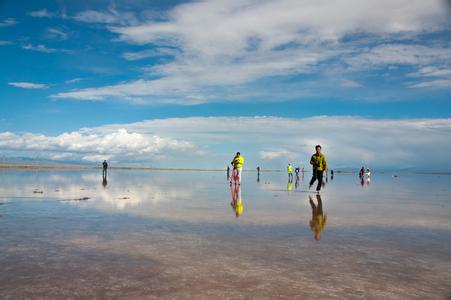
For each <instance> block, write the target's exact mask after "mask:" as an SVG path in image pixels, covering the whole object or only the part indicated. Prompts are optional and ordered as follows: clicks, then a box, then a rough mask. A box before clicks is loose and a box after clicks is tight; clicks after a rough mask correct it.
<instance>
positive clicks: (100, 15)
mask: <svg viewBox="0 0 451 300" xmlns="http://www.w3.org/2000/svg"><path fill="white" fill-rule="evenodd" d="M72 18H73V19H74V20H76V21H79V22H84V23H103V24H116V25H128V24H136V23H137V19H136V17H135V15H134V14H133V13H131V12H118V11H117V10H116V9H114V8H109V9H108V10H107V11H96V10H85V11H81V12H78V13H77V14H75V15H74V16H73V17H72Z"/></svg>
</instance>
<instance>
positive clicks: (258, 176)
mask: <svg viewBox="0 0 451 300" xmlns="http://www.w3.org/2000/svg"><path fill="white" fill-rule="evenodd" d="M257 182H260V166H258V167H257Z"/></svg>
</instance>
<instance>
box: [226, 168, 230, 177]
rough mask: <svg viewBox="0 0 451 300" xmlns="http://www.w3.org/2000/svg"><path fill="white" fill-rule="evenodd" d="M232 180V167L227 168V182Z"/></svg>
mask: <svg viewBox="0 0 451 300" xmlns="http://www.w3.org/2000/svg"><path fill="white" fill-rule="evenodd" d="M229 179H230V167H229V166H227V180H229Z"/></svg>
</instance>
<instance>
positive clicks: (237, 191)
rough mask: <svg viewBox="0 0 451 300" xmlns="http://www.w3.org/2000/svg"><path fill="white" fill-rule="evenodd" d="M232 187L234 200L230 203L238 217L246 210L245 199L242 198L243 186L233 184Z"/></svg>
mask: <svg viewBox="0 0 451 300" xmlns="http://www.w3.org/2000/svg"><path fill="white" fill-rule="evenodd" d="M230 189H231V191H232V202H230V205H231V206H232V209H233V212H234V213H235V217H237V218H238V217H239V216H240V215H241V214H242V213H243V210H244V207H243V201H242V200H241V186H240V185H236V186H231V187H230Z"/></svg>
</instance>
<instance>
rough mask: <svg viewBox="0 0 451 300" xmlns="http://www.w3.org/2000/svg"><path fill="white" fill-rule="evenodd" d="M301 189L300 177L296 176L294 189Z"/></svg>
mask: <svg viewBox="0 0 451 300" xmlns="http://www.w3.org/2000/svg"><path fill="white" fill-rule="evenodd" d="M298 187H299V175H298V174H296V181H295V182H294V188H295V189H297V188H298Z"/></svg>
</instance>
